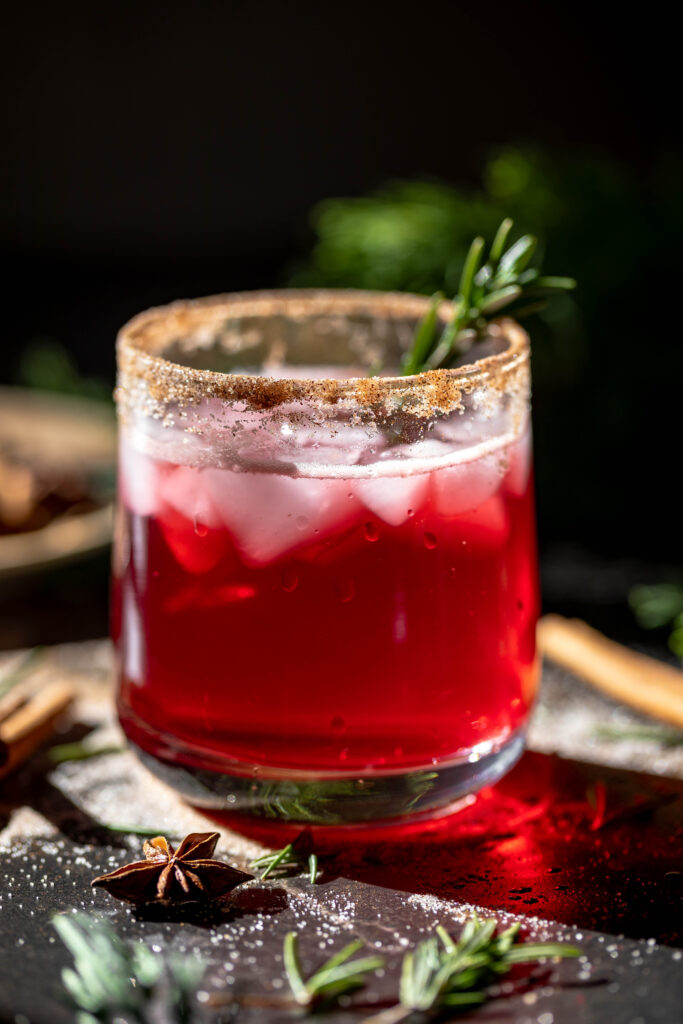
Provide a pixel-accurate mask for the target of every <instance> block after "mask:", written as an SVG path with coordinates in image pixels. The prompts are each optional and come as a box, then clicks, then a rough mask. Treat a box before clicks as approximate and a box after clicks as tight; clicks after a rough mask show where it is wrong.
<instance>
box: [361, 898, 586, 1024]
mask: <svg viewBox="0 0 683 1024" xmlns="http://www.w3.org/2000/svg"><path fill="white" fill-rule="evenodd" d="M496 928H497V921H496V920H495V919H494V918H491V919H490V920H487V921H480V920H479V918H478V917H477V916H476V914H475V915H474V916H473V917H472V918H470V919H469V920H468V921H467V923H466V924H465V926H464V928H463V930H462V932H461V934H460V938H459V939H457V940H456V939H454V938H452V936H451V935H449V933H448V932H447V931H446V929H445V928H444V927H443V925H437V927H436V934H435V935H433V936H430V938H428V939H425V940H424V941H423V942H420V943H418V945H417V946H416V947H415V949H413V950H410V951H409V952H408V953H406V954H405V956H404V957H403V963H402V965H401V979H400V984H399V1003H398V1005H397V1006H395V1007H391V1008H390V1009H388V1010H386V1011H383V1012H382V1013H380V1014H378V1015H376V1016H375V1017H371V1018H369V1020H367V1021H366V1024H396V1022H397V1021H399V1020H402V1019H404V1018H405V1017H408V1016H410V1014H411V1013H415V1012H419V1013H425V1014H434V1015H438V1014H439V1013H440V1012H441V1011H442V1010H443V1009H445V1008H448V1007H458V1006H476V1005H478V1004H480V1003H483V1002H485V1001H486V999H487V998H488V995H489V993H488V989H489V986H490V985H491V983H492V982H493V981H495V980H496V979H497V978H499V977H500V976H501V975H503V974H506V973H507V971H508V970H509V969H510V967H512V966H513V964H521V963H529V962H532V961H537V960H542V959H545V958H549V957H576V956H579V955H580V953H581V951H580V950H579V949H577V948H576V947H574V946H570V945H568V944H565V943H561V942H526V943H519V944H516V940H517V935H518V932H519V924H514V925H512V926H511V927H510V928H507V929H505V931H503V932H501V933H500V934H499V935H496Z"/></svg>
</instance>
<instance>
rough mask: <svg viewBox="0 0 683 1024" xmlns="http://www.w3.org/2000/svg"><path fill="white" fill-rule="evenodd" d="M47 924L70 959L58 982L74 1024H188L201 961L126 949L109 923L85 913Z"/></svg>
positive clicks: (137, 947) (138, 948) (142, 948)
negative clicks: (67, 998)
mask: <svg viewBox="0 0 683 1024" xmlns="http://www.w3.org/2000/svg"><path fill="white" fill-rule="evenodd" d="M52 924H53V926H54V928H55V930H56V932H57V934H58V935H59V937H60V939H61V940H62V942H63V943H64V945H65V946H66V947H67V948H68V950H69V952H70V953H71V954H72V956H73V958H74V966H73V968H71V967H65V968H64V969H63V971H62V982H63V984H64V987H65V989H66V991H67V993H68V994H69V996H70V998H71V1001H72V1002H73V1004H74V1006H75V1007H76V1008H77V1010H78V1012H77V1015H76V1020H77V1022H78V1024H102V1022H114V1021H116V1022H126V1024H128V1022H130V1024H147V1022H150V1024H152V1021H155V1020H160V1019H163V1020H164V1021H168V1022H169V1024H189V1022H190V1021H192V1019H193V1017H194V1013H193V1004H194V993H195V990H196V987H197V985H198V984H199V981H200V979H201V977H202V975H203V974H204V965H203V964H202V963H200V962H199V961H198V960H196V959H194V958H192V957H179V956H175V957H162V956H160V955H158V954H155V953H152V951H151V950H150V949H149V948H148V947H147V946H145V945H144V943H137V944H136V945H135V946H134V947H132V948H129V947H128V946H127V945H126V944H125V943H124V942H122V940H121V939H120V938H119V936H118V935H117V934H116V932H115V931H113V929H112V928H110V927H109V925H107V924H105V923H104V922H103V921H99V920H97V919H96V918H94V917H90V916H89V915H87V914H73V915H71V914H70V915H57V916H56V917H54V918H53V919H52Z"/></svg>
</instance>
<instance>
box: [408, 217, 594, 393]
mask: <svg viewBox="0 0 683 1024" xmlns="http://www.w3.org/2000/svg"><path fill="white" fill-rule="evenodd" d="M511 230H512V221H511V220H510V218H509V217H506V218H505V220H503V221H502V223H501V225H500V227H499V228H498V231H497V232H496V236H495V238H494V240H493V243H492V244H491V248H490V249H489V253H488V257H487V259H486V261H485V262H484V263H482V259H483V254H484V240H483V238H481V237H477V238H475V239H474V241H473V242H472V244H471V246H470V249H469V252H468V254H467V257H466V259H465V264H464V266H463V269H462V274H461V277H460V284H459V288H458V294H457V295H456V297H455V299H454V300H453V303H452V308H453V313H452V316H451V319H450V320H449V322H448V323H447V324H446V326H445V327H444V329H443V331H442V332H441V334H440V336H439V332H438V326H439V316H438V311H439V304H440V301H441V297H440V296H439V297H437V296H434V298H433V299H432V303H431V305H430V307H429V310H428V311H427V313H426V314H425V316H424V318H423V319H422V321H421V322H420V324H419V325H418V327H417V329H416V332H415V337H414V340H413V344H412V347H411V349H410V351H409V352H407V353H406V355H405V357H404V360H403V373H404V374H409V373H411V374H412V373H421V372H422V371H424V370H435V369H438V368H439V367H449V366H452V365H453V362H454V360H455V359H457V358H458V357H459V356H461V355H462V354H463V353H464V352H466V351H467V349H468V348H469V347H470V345H471V344H473V343H474V342H476V341H479V340H481V339H482V338H484V337H485V336H486V328H487V323H488V321H489V320H490V319H491V318H493V317H495V316H497V315H498V314H499V313H501V312H502V311H503V310H504V311H505V314H506V315H507V316H516V317H521V316H527V315H529V314H530V313H533V312H538V311H539V310H541V309H543V308H544V307H545V305H546V301H545V298H544V297H545V296H548V297H551V296H553V295H555V294H557V293H561V292H567V291H571V290H572V289H573V288H575V287H576V282H575V281H574V280H573V278H571V277H552V276H549V275H544V276H541V274H540V270H539V268H538V267H530V266H529V263H530V261H531V260H532V258H533V256H534V254H535V252H536V249H537V240H536V238H534V236H533V235H522V237H521V238H519V239H517V241H516V242H514V244H513V245H511V246H510V247H509V248H508V249H506V248H505V246H506V245H507V241H508V237H509V235H510V231H511ZM437 299H438V301H437ZM541 299H543V301H540V300H541Z"/></svg>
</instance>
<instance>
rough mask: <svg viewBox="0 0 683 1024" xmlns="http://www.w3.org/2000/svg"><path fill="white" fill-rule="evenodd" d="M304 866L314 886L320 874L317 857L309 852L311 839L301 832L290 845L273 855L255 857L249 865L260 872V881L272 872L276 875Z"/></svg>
mask: <svg viewBox="0 0 683 1024" xmlns="http://www.w3.org/2000/svg"><path fill="white" fill-rule="evenodd" d="M304 865H306V866H307V868H308V877H309V880H310V882H311V885H314V884H315V882H316V881H317V880H318V876H319V874H320V872H319V870H318V855H317V853H314V852H313V851H312V850H311V837H310V833H309V832H302V833H301V834H300V835H298V836H297V838H296V839H295V840H294V841H293V842H292V843H287V845H286V846H283V847H282V849H281V850H275V852H274V853H264V854H263V856H262V857H257V858H256V859H255V860H253V861H252V862H251V864H250V867H252V868H254V869H255V870H262V869H263V874H262V875H261V881H264V880H265V879H266V878H268V876H269V875H270V874H272V873H273V872H274V871H276V872H278V873H282V872H286V871H291V870H292V869H297V870H300V869H301V868H302V867H303V866H304Z"/></svg>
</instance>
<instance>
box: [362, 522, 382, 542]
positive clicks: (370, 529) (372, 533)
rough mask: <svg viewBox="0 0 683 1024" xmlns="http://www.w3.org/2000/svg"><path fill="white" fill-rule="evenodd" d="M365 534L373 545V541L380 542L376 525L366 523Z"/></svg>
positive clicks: (364, 525)
mask: <svg viewBox="0 0 683 1024" xmlns="http://www.w3.org/2000/svg"><path fill="white" fill-rule="evenodd" d="M363 533H364V534H365V539H366V540H369V541H370V542H371V543H372V542H373V541H376V540H379V530H378V529H377V526H376V525H375V523H364V524H363Z"/></svg>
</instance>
